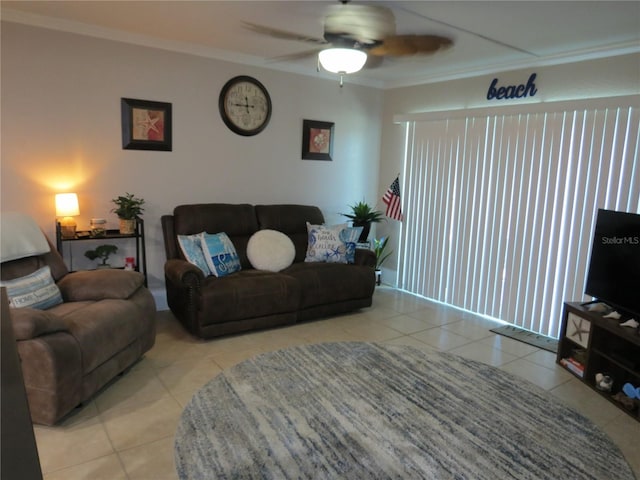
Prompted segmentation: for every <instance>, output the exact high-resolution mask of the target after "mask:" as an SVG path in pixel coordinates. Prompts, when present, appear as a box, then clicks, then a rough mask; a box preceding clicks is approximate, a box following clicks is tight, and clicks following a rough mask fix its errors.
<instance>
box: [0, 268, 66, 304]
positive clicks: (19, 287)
mask: <svg viewBox="0 0 640 480" xmlns="http://www.w3.org/2000/svg"><path fill="white" fill-rule="evenodd" d="M0 286H2V287H6V288H7V296H8V297H9V306H10V307H13V308H24V307H31V308H38V309H40V310H46V309H47V308H51V307H53V306H54V305H58V304H59V303H62V295H61V294H60V289H59V288H58V286H57V285H56V284H55V283H54V281H53V277H52V276H51V269H50V268H49V267H48V266H45V267H42V268H41V269H39V270H36V271H35V272H33V273H31V274H29V275H27V276H24V277H20V278H15V279H13V280H7V281H5V282H0Z"/></svg>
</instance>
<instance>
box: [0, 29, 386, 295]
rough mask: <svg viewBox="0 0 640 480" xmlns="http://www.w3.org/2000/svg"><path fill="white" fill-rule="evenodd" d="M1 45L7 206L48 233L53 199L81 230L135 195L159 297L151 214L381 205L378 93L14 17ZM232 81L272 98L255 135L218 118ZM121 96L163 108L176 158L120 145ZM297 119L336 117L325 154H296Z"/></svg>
mask: <svg viewBox="0 0 640 480" xmlns="http://www.w3.org/2000/svg"><path fill="white" fill-rule="evenodd" d="M1 40H2V52H1V53H2V56H1V61H2V78H1V80H2V83H1V94H2V97H1V101H2V104H1V115H2V117H1V118H2V126H1V134H2V147H1V154H2V169H1V175H2V178H1V186H2V192H1V202H2V204H1V207H2V210H3V211H22V212H25V213H28V214H31V215H32V216H33V217H34V218H35V219H36V221H37V222H38V223H39V224H40V226H41V227H42V228H43V229H44V230H45V232H46V233H47V234H49V235H51V236H52V237H53V233H54V215H55V208H54V194H55V193H58V192H63V191H74V192H77V193H78V195H79V200H80V212H81V215H80V217H78V218H77V222H78V228H79V229H87V228H88V225H89V219H90V218H91V217H106V218H107V219H108V220H109V225H108V226H109V228H117V218H116V217H115V215H113V214H112V213H110V210H111V208H112V207H113V205H112V204H111V202H110V199H111V198H113V197H115V196H117V195H119V194H123V193H124V192H131V193H134V194H135V195H136V196H140V197H143V198H144V199H145V200H146V211H145V214H144V219H145V225H146V233H147V242H146V246H147V252H148V270H149V282H150V286H151V288H152V289H154V290H155V291H156V294H157V293H158V292H161V293H162V292H163V290H164V273H163V264H164V260H165V256H164V246H163V242H162V234H161V229H160V216H161V215H162V214H166V213H171V211H172V209H173V207H175V206H176V205H179V204H182V203H195V202H229V203H236V202H237V203H241V202H246V203H302V204H313V205H318V206H319V207H320V208H322V210H323V212H324V214H325V217H326V220H327V222H330V223H334V222H338V221H343V220H344V218H343V217H341V216H340V215H339V213H340V212H344V211H345V210H346V208H347V205H348V204H351V203H353V202H355V201H358V200H362V199H366V200H367V201H370V202H373V203H375V202H376V199H375V197H376V194H377V185H378V170H379V157H380V151H379V148H380V136H381V119H382V99H383V92H382V91H380V90H377V89H374V88H369V87H363V86H356V85H350V84H348V83H347V84H346V85H345V87H344V88H342V89H341V88H339V84H338V81H337V80H336V81H330V80H326V79H320V78H314V77H306V76H301V75H295V74H289V73H282V72H277V71H274V70H269V69H262V68H255V67H247V66H243V65H239V64H233V63H229V62H223V61H218V60H213V59H208V58H202V57H197V56H192V55H187V54H180V53H172V52H167V51H163V50H158V49H152V48H146V47H140V46H135V45H128V44H124V43H119V42H115V41H110V40H102V39H97V38H93V37H84V36H79V35H75V34H69V33H63V32H58V31H53V30H48V29H42V28H37V27H30V26H25V25H19V24H14V23H9V22H3V23H2V30H1ZM236 75H251V76H254V77H256V78H257V79H259V80H260V81H261V82H262V83H263V84H264V85H265V86H266V88H267V89H268V91H269V93H270V95H271V100H272V102H273V114H272V118H271V122H270V124H269V125H268V127H267V128H266V129H265V130H264V131H263V132H262V133H260V134H259V135H257V136H255V137H241V136H238V135H236V134H234V133H232V132H231V131H230V130H229V129H227V127H226V126H225V125H224V124H223V122H222V120H221V118H220V114H219V112H218V95H219V93H220V89H221V88H222V86H223V85H224V84H225V82H226V81H227V80H229V79H230V78H231V77H233V76H236ZM121 97H130V98H136V99H143V100H155V101H162V102H170V103H172V105H173V151H172V152H155V151H151V152H149V151H136V150H123V149H122V148H121V145H122V144H121V131H120V98H121ZM303 119H312V120H321V121H331V122H335V143H334V155H333V158H334V160H333V161H332V162H323V161H309V160H304V161H303V160H301V143H302V142H301V135H302V120H303ZM126 248H127V246H126V244H125V245H123V246H122V248H121V251H120V252H118V254H119V257H123V256H124V254H125V253H126V251H125V249H126ZM129 248H132V245H131V246H130V247H129ZM86 249H87V246H86V244H85V245H82V244H80V245H77V244H76V248H74V251H73V262H74V263H73V267H74V268H80V267H89V266H91V265H92V264H91V263H90V262H89V261H88V260H87V259H85V258H84V256H83V253H84V251H85V250H86Z"/></svg>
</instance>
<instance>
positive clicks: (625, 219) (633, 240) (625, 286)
mask: <svg viewBox="0 0 640 480" xmlns="http://www.w3.org/2000/svg"><path fill="white" fill-rule="evenodd" d="M585 294H586V295H590V296H592V297H595V298H596V299H598V300H599V301H601V302H604V303H606V304H607V305H609V306H611V307H613V308H614V309H615V310H617V311H618V312H619V313H620V314H623V315H624V314H627V315H630V316H632V317H634V318H635V319H636V320H638V321H640V215H638V214H635V213H625V212H616V211H613V210H605V209H599V210H598V216H597V219H596V228H595V233H594V235H593V244H592V245H591V259H590V261H589V271H588V273H587V282H586V285H585Z"/></svg>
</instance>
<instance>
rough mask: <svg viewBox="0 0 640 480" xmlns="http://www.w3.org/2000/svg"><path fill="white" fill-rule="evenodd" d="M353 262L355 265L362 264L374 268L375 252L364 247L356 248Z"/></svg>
mask: <svg viewBox="0 0 640 480" xmlns="http://www.w3.org/2000/svg"><path fill="white" fill-rule="evenodd" d="M354 263H355V264H356V265H364V266H366V267H371V268H375V266H376V254H375V253H374V252H373V251H372V250H368V249H366V248H356V257H355V261H354Z"/></svg>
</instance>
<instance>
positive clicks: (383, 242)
mask: <svg viewBox="0 0 640 480" xmlns="http://www.w3.org/2000/svg"><path fill="white" fill-rule="evenodd" d="M388 243H389V237H382V238H374V239H373V251H374V253H375V254H376V270H380V267H381V266H382V264H383V263H384V261H385V260H386V259H387V258H389V255H391V254H392V253H393V252H388V253H385V249H386V248H387V244H388Z"/></svg>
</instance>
